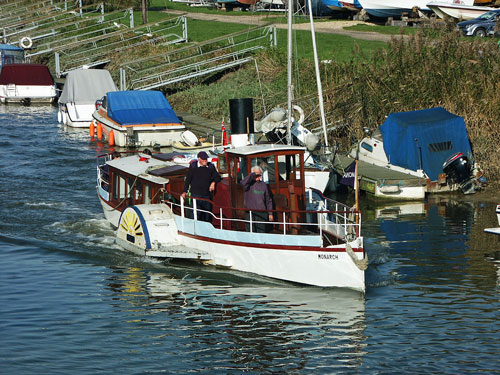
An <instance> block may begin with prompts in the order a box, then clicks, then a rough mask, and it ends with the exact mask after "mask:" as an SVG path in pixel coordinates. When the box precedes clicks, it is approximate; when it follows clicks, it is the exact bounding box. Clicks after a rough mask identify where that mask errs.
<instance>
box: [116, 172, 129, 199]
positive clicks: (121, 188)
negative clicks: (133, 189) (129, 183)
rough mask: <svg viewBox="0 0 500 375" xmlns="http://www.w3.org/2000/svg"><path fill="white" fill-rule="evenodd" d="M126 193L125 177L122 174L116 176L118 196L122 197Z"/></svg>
mask: <svg viewBox="0 0 500 375" xmlns="http://www.w3.org/2000/svg"><path fill="white" fill-rule="evenodd" d="M126 194H127V188H126V185H125V179H124V178H123V177H122V176H118V198H120V199H123V198H125V195H126Z"/></svg>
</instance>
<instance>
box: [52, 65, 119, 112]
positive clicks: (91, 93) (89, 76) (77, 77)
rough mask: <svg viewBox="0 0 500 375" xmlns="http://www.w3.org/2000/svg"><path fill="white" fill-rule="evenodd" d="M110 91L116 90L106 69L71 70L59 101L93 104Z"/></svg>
mask: <svg viewBox="0 0 500 375" xmlns="http://www.w3.org/2000/svg"><path fill="white" fill-rule="evenodd" d="M110 91H117V89H116V85H115V83H114V82H113V78H111V74H109V72H108V71H107V70H105V69H78V70H72V71H70V72H69V73H68V75H67V76H66V82H65V83H64V88H63V92H62V94H61V97H60V98H59V103H75V104H95V101H96V100H97V99H100V98H102V97H103V96H104V95H106V94H107V93H108V92H110Z"/></svg>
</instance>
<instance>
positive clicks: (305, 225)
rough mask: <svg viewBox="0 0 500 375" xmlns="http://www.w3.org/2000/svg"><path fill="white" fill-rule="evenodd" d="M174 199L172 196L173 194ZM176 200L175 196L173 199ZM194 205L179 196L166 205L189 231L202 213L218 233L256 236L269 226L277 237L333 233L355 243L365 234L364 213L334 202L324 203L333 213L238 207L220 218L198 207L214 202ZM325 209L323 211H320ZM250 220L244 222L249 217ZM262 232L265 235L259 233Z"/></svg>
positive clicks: (221, 213)
mask: <svg viewBox="0 0 500 375" xmlns="http://www.w3.org/2000/svg"><path fill="white" fill-rule="evenodd" d="M170 195H171V196H172V193H170ZM172 197H173V196H172ZM190 199H191V200H192V205H186V204H185V199H184V198H183V197H182V196H179V199H178V202H176V201H173V200H172V199H167V200H165V201H164V203H165V204H167V205H168V206H169V207H170V209H171V210H172V212H173V213H174V214H175V215H178V216H180V217H181V228H179V229H180V230H182V231H184V230H185V224H186V223H185V220H186V219H189V220H194V221H200V220H199V217H200V213H204V214H205V215H208V217H209V218H210V221H209V222H210V223H211V224H212V225H214V227H216V228H217V229H226V230H233V231H241V232H250V233H254V232H256V231H255V230H254V228H255V226H256V225H259V224H260V225H269V226H273V227H275V229H276V228H277V230H275V231H274V232H273V233H280V234H283V235H296V234H299V233H300V234H301V235H311V236H318V235H319V236H320V237H322V236H323V234H324V233H329V234H331V235H333V236H335V237H337V238H339V239H341V240H343V241H348V240H352V239H354V238H356V237H359V236H360V234H361V213H360V212H358V211H354V210H352V209H351V208H349V207H348V206H346V205H344V204H342V203H340V202H336V201H333V200H328V199H327V200H326V202H323V203H325V204H328V201H330V204H334V206H335V208H336V209H337V210H335V211H330V210H327V209H317V210H249V209H246V208H235V207H218V211H219V212H218V214H215V213H214V212H213V211H208V210H203V209H200V208H199V207H198V205H199V204H198V201H206V202H209V203H210V204H211V205H212V206H213V205H214V202H213V201H211V200H209V199H204V198H193V197H191V198H190ZM320 208H321V207H320ZM224 212H226V213H228V212H231V213H232V217H228V216H227V215H224ZM256 213H263V214H266V215H268V214H273V216H274V215H276V216H274V217H275V219H274V220H273V221H264V220H254V215H255V214H256ZM246 214H247V216H248V217H249V219H248V220H247V219H243V218H242V217H245V215H246ZM304 217H306V218H308V220H305V221H304V220H303V219H302V220H301V218H304ZM315 218H317V220H315ZM259 232H262V231H259Z"/></svg>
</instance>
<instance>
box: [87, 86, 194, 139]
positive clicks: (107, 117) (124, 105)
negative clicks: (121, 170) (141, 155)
mask: <svg viewBox="0 0 500 375" xmlns="http://www.w3.org/2000/svg"><path fill="white" fill-rule="evenodd" d="M96 107H97V109H96V110H95V111H94V114H93V115H92V117H93V121H92V123H91V124H90V134H91V136H92V135H93V134H94V132H95V134H96V135H97V139H98V140H101V139H105V140H107V141H108V143H109V145H110V146H120V147H150V146H153V147H156V146H171V145H172V143H173V142H176V141H180V139H181V133H182V132H183V131H184V130H185V126H184V125H183V124H182V123H181V121H180V120H179V118H178V117H177V116H176V114H175V112H174V110H173V109H172V107H171V106H170V103H169V102H168V101H167V99H166V98H165V96H164V95H163V94H162V93H161V92H160V91H114V92H108V93H107V94H106V95H105V96H104V97H103V98H102V100H99V101H98V102H96ZM94 128H95V130H94Z"/></svg>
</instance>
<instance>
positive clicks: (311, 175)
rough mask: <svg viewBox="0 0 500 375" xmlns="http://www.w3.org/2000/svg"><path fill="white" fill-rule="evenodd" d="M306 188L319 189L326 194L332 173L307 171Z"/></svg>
mask: <svg viewBox="0 0 500 375" xmlns="http://www.w3.org/2000/svg"><path fill="white" fill-rule="evenodd" d="M305 177H306V187H310V188H314V189H318V190H319V191H321V192H324V191H325V189H326V186H327V185H328V181H330V171H329V170H328V171H320V170H317V171H315V170H308V169H306V170H305Z"/></svg>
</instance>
